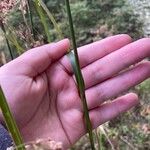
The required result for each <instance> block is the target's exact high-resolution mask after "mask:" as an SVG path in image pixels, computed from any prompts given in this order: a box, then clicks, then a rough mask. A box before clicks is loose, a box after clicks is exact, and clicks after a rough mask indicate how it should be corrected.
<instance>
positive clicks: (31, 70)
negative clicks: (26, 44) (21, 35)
mask: <svg viewBox="0 0 150 150" xmlns="http://www.w3.org/2000/svg"><path fill="white" fill-rule="evenodd" d="M69 46H70V44H69V40H68V39H64V40H62V41H59V42H57V43H51V44H47V45H44V46H41V47H37V48H33V49H31V50H28V51H27V52H25V53H24V54H22V55H21V56H20V57H18V58H17V59H16V60H14V62H13V64H14V65H15V66H16V67H17V68H18V69H19V70H20V71H19V70H18V71H17V72H18V73H25V74H26V75H29V76H36V75H37V74H39V73H42V72H43V71H44V70H45V69H46V68H47V67H48V66H49V65H50V64H51V63H52V62H54V61H56V60H58V59H59V58H61V57H62V56H63V55H65V53H66V51H67V50H68V49H69Z"/></svg>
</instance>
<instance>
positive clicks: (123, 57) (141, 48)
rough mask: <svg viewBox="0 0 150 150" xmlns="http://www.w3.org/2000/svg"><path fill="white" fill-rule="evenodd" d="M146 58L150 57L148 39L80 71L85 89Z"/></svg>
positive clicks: (124, 48) (126, 47)
mask: <svg viewBox="0 0 150 150" xmlns="http://www.w3.org/2000/svg"><path fill="white" fill-rule="evenodd" d="M148 56H150V38H145V39H141V40H138V41H136V42H133V43H131V44H129V45H127V46H125V47H123V48H121V49H120V50H117V51H115V52H113V53H111V54H110V55H107V56H105V57H103V58H102V59H99V60H98V61H96V62H94V63H92V64H91V65H89V66H87V67H85V68H83V70H82V73H83V77H84V80H85V85H86V88H89V87H91V86H93V85H96V84H98V83H100V82H103V81H104V80H106V79H108V78H110V77H112V76H114V75H116V74H117V73H118V72H120V71H122V70H123V69H125V68H127V67H129V66H130V65H133V64H135V63H137V62H139V61H141V60H143V59H144V58H146V57H148Z"/></svg>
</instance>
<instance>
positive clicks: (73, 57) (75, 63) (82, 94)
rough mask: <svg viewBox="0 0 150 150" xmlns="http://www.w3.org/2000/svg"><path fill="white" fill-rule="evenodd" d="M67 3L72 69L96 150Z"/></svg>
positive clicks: (89, 132) (92, 143)
mask: <svg viewBox="0 0 150 150" xmlns="http://www.w3.org/2000/svg"><path fill="white" fill-rule="evenodd" d="M65 1H66V8H67V14H68V18H69V25H70V31H71V37H72V43H73V48H74V53H72V52H70V54H69V58H70V60H71V64H72V67H73V70H74V73H75V77H76V81H77V85H78V90H79V95H80V98H81V101H82V105H83V110H84V116H85V124H86V128H87V132H88V134H89V138H90V143H91V148H92V150H95V146H94V140H93V133H92V124H91V120H90V117H89V111H88V106H87V101H86V96H85V84H84V79H83V76H82V73H81V69H80V65H79V57H78V52H77V45H76V38H75V32H74V27H73V21H72V15H71V9H70V3H69V0H65Z"/></svg>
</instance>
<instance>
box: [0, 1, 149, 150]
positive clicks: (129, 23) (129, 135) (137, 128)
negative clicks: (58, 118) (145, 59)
mask: <svg viewBox="0 0 150 150" xmlns="http://www.w3.org/2000/svg"><path fill="white" fill-rule="evenodd" d="M70 1H71V10H72V15H73V19H74V27H75V31H76V38H77V44H78V46H81V45H85V44H88V43H91V42H94V41H96V40H99V39H103V38H105V37H108V36H112V35H114V34H119V33H127V34H129V35H130V36H131V37H132V38H133V39H134V40H136V39H139V38H142V37H144V32H143V24H144V23H143V20H141V19H139V16H138V15H137V13H135V12H134V11H133V9H132V7H131V6H130V5H129V3H128V2H127V1H128V0H70ZM24 2H25V1H24ZM29 2H30V3H29V4H30V5H29V6H30V11H31V14H29V13H27V12H26V9H27V4H26V3H24V4H22V5H20V3H18V4H16V5H14V6H13V7H12V8H11V10H10V11H9V13H8V14H7V15H6V16H5V20H3V22H0V23H1V27H2V24H3V25H4V27H5V30H6V37H7V38H8V40H9V43H10V46H11V49H12V53H13V56H14V57H17V56H18V55H19V54H20V53H22V52H24V51H25V50H27V49H30V48H33V47H36V46H39V45H42V44H44V43H48V42H49V40H50V41H51V42H54V41H58V40H59V38H58V34H57V32H56V30H55V27H54V26H53V24H52V23H51V22H50V21H49V18H48V17H47V15H46V14H45V12H44V11H43V9H41V11H42V12H43V14H42V15H43V16H44V18H45V21H46V22H47V24H48V31H49V34H50V37H49V39H48V38H47V35H46V34H45V32H44V30H45V29H44V27H43V24H42V20H41V18H40V15H41V14H39V12H38V11H37V9H36V8H37V6H35V4H34V1H29ZM43 2H44V3H45V4H46V6H47V7H48V8H49V10H50V12H51V13H52V14H53V16H54V18H55V20H56V22H57V24H58V25H59V27H60V29H61V30H62V33H63V37H69V36H70V33H69V26H68V19H67V13H66V9H65V3H64V1H63V0H55V1H54V0H43ZM31 15H32V16H31ZM29 16H30V17H29ZM24 17H25V18H24ZM31 17H32V21H33V28H31V26H32V22H31ZM1 19H2V18H1ZM25 19H26V21H25ZM33 33H34V35H33ZM16 40H17V41H16ZM16 43H17V44H16ZM0 51H1V52H4V54H5V56H6V61H9V60H10V55H9V51H8V45H7V44H6V40H5V36H4V33H3V31H2V30H1V31H0ZM3 58H4V56H3V53H2V55H1V59H2V62H1V63H4V62H5V60H3ZM131 90H132V91H134V92H136V93H138V94H139V96H140V99H141V104H139V106H137V107H136V108H134V109H133V110H131V111H130V112H128V113H126V114H124V115H121V116H119V117H118V118H116V119H115V120H113V121H110V122H109V123H106V124H105V125H103V126H102V128H99V129H98V133H97V134H98V136H96V137H98V139H99V141H100V143H101V150H109V149H110V150H111V149H115V150H130V149H131V150H132V149H133V150H148V149H149V148H150V92H149V91H150V80H147V81H145V82H144V83H142V84H141V85H139V86H137V87H135V88H134V89H131ZM99 130H100V131H99ZM96 141H97V140H96ZM97 145H98V144H97ZM89 146H90V144H89V142H88V140H87V137H86V136H85V137H83V138H82V139H81V141H79V142H78V143H77V144H76V146H75V149H79V150H81V149H85V150H87V149H89Z"/></svg>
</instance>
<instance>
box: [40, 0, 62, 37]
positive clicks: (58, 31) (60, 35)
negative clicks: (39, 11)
mask: <svg viewBox="0 0 150 150" xmlns="http://www.w3.org/2000/svg"><path fill="white" fill-rule="evenodd" d="M39 3H40V5H41V6H42V8H43V10H44V11H45V12H46V14H47V16H48V18H49V19H50V20H51V22H52V23H53V25H54V28H55V30H56V31H57V33H58V36H59V39H62V38H63V34H62V32H61V29H60V27H59V26H58V24H57V22H56V20H55V18H54V17H53V15H52V13H51V12H50V11H49V9H48V8H47V6H46V5H45V3H44V2H43V1H42V0H39Z"/></svg>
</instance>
